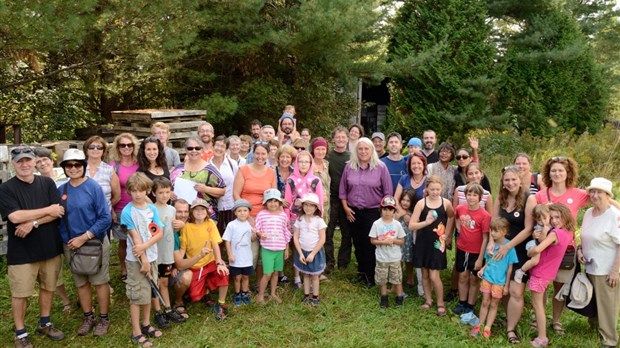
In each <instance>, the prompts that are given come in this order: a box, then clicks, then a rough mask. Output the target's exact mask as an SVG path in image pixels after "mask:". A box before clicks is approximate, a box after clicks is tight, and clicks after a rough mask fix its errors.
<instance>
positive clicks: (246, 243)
mask: <svg viewBox="0 0 620 348" xmlns="http://www.w3.org/2000/svg"><path fill="white" fill-rule="evenodd" d="M222 239H223V240H226V241H229V242H230V249H231V250H230V252H231V254H233V256H234V257H235V261H234V262H230V265H231V266H233V267H239V268H242V267H250V266H252V264H253V263H252V260H253V256H252V225H250V222H249V221H248V220H246V221H239V220H237V219H235V220H233V221H231V222H229V223H228V225H227V226H226V230H225V231H224V235H223V236H222Z"/></svg>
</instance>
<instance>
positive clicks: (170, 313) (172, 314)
mask: <svg viewBox="0 0 620 348" xmlns="http://www.w3.org/2000/svg"><path fill="white" fill-rule="evenodd" d="M166 318H168V319H169V320H172V321H173V322H175V323H177V324H180V323H184V322H185V318H183V316H182V315H181V314H179V313H177V311H175V310H172V309H168V310H166Z"/></svg>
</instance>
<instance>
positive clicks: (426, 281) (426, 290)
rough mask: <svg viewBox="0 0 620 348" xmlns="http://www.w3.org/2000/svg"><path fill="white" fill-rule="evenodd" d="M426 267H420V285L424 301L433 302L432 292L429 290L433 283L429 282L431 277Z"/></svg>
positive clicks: (426, 302)
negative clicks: (422, 288)
mask: <svg viewBox="0 0 620 348" xmlns="http://www.w3.org/2000/svg"><path fill="white" fill-rule="evenodd" d="M429 272H430V271H429V269H428V268H422V286H423V287H424V303H425V304H429V305H431V304H433V294H432V293H431V290H432V288H433V285H432V284H431V278H430V273H429Z"/></svg>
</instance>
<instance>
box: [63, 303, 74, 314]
mask: <svg viewBox="0 0 620 348" xmlns="http://www.w3.org/2000/svg"><path fill="white" fill-rule="evenodd" d="M71 307H72V306H71V303H67V304H65V305H62V312H63V313H64V314H71V309H72V308H71Z"/></svg>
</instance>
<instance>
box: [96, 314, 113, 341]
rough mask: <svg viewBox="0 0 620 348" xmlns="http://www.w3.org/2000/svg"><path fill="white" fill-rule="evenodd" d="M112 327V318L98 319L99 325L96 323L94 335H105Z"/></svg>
mask: <svg viewBox="0 0 620 348" xmlns="http://www.w3.org/2000/svg"><path fill="white" fill-rule="evenodd" d="M109 328H110V319H101V318H99V320H98V321H97V325H95V331H93V336H95V337H99V336H105V335H107V334H108V329H109Z"/></svg>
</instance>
